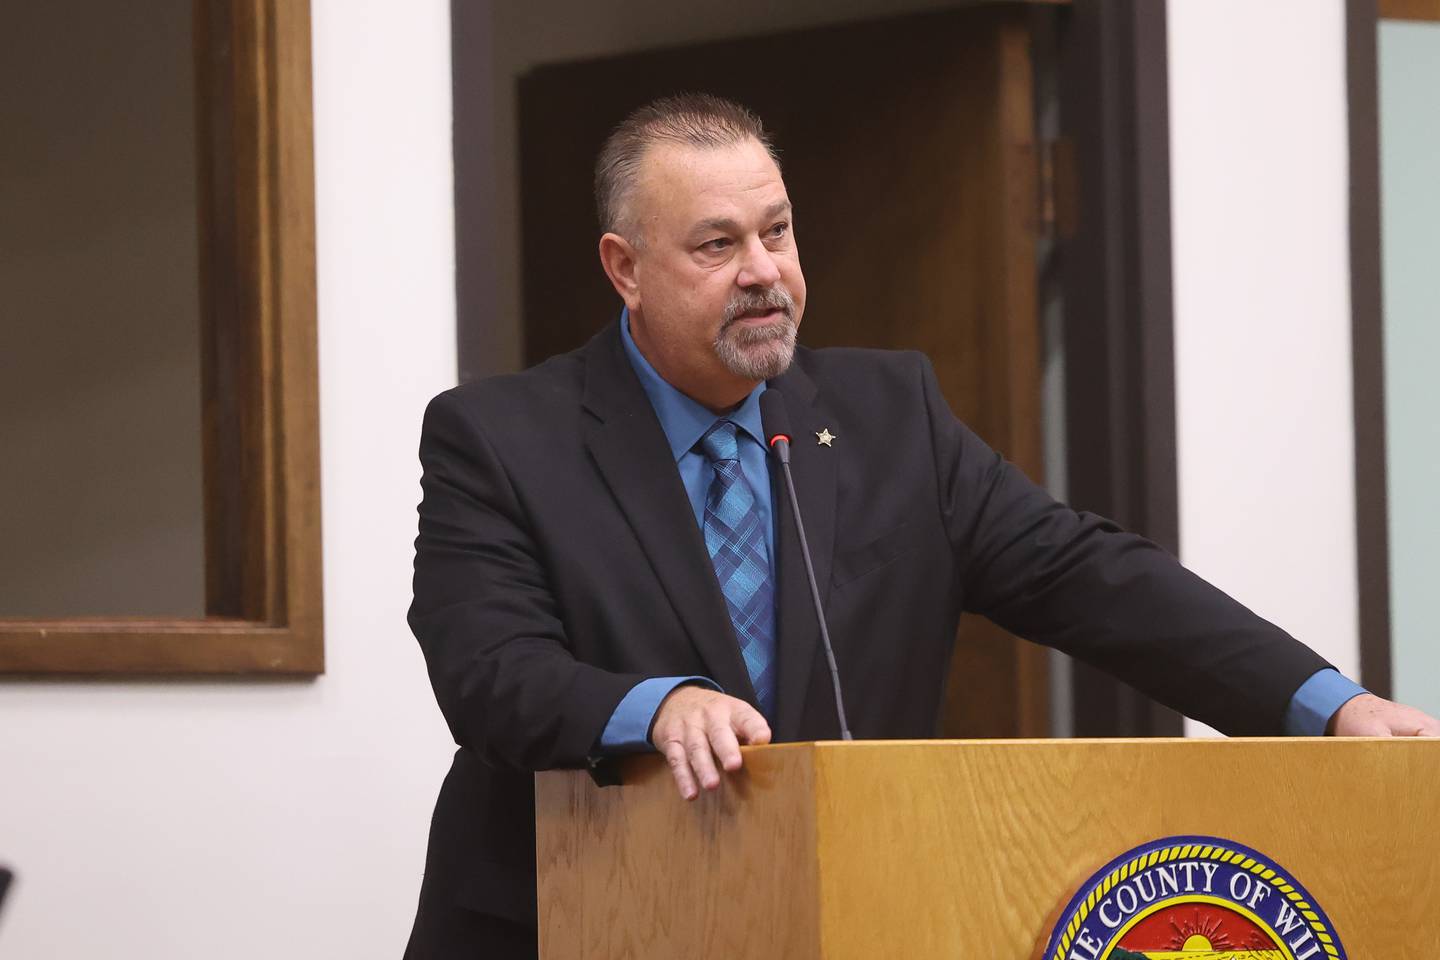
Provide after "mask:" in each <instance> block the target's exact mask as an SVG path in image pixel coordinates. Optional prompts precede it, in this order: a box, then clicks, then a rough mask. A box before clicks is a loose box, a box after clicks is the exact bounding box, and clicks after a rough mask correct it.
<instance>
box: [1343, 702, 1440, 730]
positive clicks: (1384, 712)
mask: <svg viewBox="0 0 1440 960" xmlns="http://www.w3.org/2000/svg"><path fill="white" fill-rule="evenodd" d="M1325 732H1326V733H1328V734H1331V735H1332V736H1336V737H1440V720H1436V719H1435V718H1434V717H1432V716H1430V715H1429V714H1427V713H1424V712H1423V711H1420V710H1416V709H1415V708H1414V707H1407V706H1405V705H1404V704H1403V703H1392V702H1390V701H1389V700H1384V699H1381V698H1380V697H1377V696H1375V695H1374V694H1370V693H1362V694H1360V695H1359V696H1357V697H1354V698H1352V699H1350V700H1348V701H1346V703H1345V705H1344V706H1343V707H1341V708H1340V709H1339V710H1336V711H1335V716H1333V717H1331V718H1330V725H1329V727H1328V728H1327V729H1326V731H1325Z"/></svg>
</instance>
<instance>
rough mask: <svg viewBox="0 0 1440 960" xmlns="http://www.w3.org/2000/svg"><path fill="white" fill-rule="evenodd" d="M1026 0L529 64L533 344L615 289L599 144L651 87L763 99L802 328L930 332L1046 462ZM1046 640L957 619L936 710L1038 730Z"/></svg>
mask: <svg viewBox="0 0 1440 960" xmlns="http://www.w3.org/2000/svg"><path fill="white" fill-rule="evenodd" d="M1029 15H1030V11H1029V10H1028V9H1027V7H1026V5H1025V4H987V5H984V6H976V7H966V8H961V9H957V10H950V11H945V12H943V13H936V14H925V15H919V16H907V17H900V18H894V19H888V20H883V21H874V22H868V23H860V24H848V25H844V26H838V27H827V28H821V29H812V30H805V31H800V32H792V33H784V34H774V35H769V36H763V37H756V38H750V39H742V40H727V41H723V42H716V43H707V44H703V45H698V46H689V47H684V48H675V49H668V50H659V51H650V52H644V53H639V54H634V55H628V56H623V57H617V58H612V59H606V60H596V61H588V62H582V63H567V64H560V65H555V66H547V67H543V68H540V69H537V70H536V71H534V72H533V73H531V74H529V75H527V76H526V77H525V78H523V79H522V81H521V83H520V87H519V109H518V115H519V120H520V145H521V148H520V149H521V157H520V159H521V217H522V230H523V243H522V269H523V297H524V329H525V334H524V335H525V348H526V360H527V362H528V363H536V362H539V361H540V360H543V359H544V358H546V357H548V356H551V355H553V354H555V353H559V352H562V351H565V350H569V349H572V348H574V347H576V346H578V345H580V344H581V343H583V342H584V341H585V340H586V339H587V338H588V337H589V336H591V335H592V334H593V333H594V332H596V331H597V330H599V329H600V328H601V327H602V326H604V325H605V324H606V323H609V322H610V321H612V320H613V319H614V318H615V317H616V315H617V314H618V312H619V310H620V302H619V299H618V298H617V297H616V296H615V293H614V291H613V290H612V289H611V288H610V285H609V283H608V281H607V280H606V279H605V276H604V274H603V273H602V271H601V269H600V265H599V262H598V258H597V256H596V252H595V244H596V240H597V239H598V230H597V227H596V222H595V215H594V213H593V212H592V211H593V206H594V204H593V200H592V195H591V190H592V187H591V177H592V164H593V163H594V158H595V155H596V153H597V152H598V151H599V147H600V145H601V143H602V142H603V140H604V138H605V136H606V135H607V134H608V133H609V131H610V130H611V129H612V128H613V126H614V125H615V124H616V123H618V122H619V120H620V119H621V118H622V117H624V116H625V114H627V113H628V112H629V111H630V110H632V109H634V108H635V107H637V106H639V105H640V104H642V103H644V102H646V101H648V100H651V99H653V98H655V97H658V96H662V95H665V94H671V93H676V92H680V91H693V90H703V91H706V92H710V93H715V94H719V95H721V96H726V97H730V98H733V99H735V100H738V101H739V102H741V103H744V104H746V105H748V106H750V107H751V108H752V109H754V110H755V111H756V112H758V113H759V114H760V116H761V117H763V118H764V120H765V123H766V126H767V127H768V128H769V129H770V130H771V131H772V132H773V134H774V137H775V141H776V143H777V145H778V146H779V148H780V153H781V159H782V163H783V165H784V173H785V182H786V186H787V188H788V189H789V192H790V196H791V199H792V200H793V201H794V204H795V209H796V218H795V223H796V236H797V240H798V242H799V245H800V251H801V261H802V263H803V265H804V268H805V276H806V282H807V287H808V290H809V296H808V302H807V305H806V311H805V324H804V326H803V327H802V328H801V341H802V342H803V343H805V344H807V345H809V346H813V347H821V346H833V345H846V346H866V347H885V348H907V349H918V350H922V351H924V352H925V353H927V354H928V355H929V356H930V358H931V359H932V360H933V361H934V364H935V369H936V372H937V374H938V376H939V380H940V385H941V388H942V389H943V390H944V392H945V395H946V397H947V398H948V400H949V402H950V405H951V407H952V408H953V409H954V410H955V412H956V414H957V415H958V416H960V417H961V418H962V419H963V420H965V421H966V422H967V423H968V424H970V426H971V427H972V428H973V429H975V430H976V432H978V433H979V434H980V435H981V436H982V437H983V438H985V440H986V441H987V442H989V443H990V444H992V445H993V446H995V447H996V448H997V449H999V450H1001V451H1002V452H1003V453H1005V455H1006V456H1008V457H1009V458H1010V459H1011V460H1013V461H1014V462H1015V463H1017V464H1018V465H1019V466H1020V467H1021V468H1022V469H1024V470H1025V472H1026V473H1027V474H1029V475H1030V476H1031V477H1032V478H1034V479H1036V480H1039V479H1040V403H1039V400H1040V387H1039V378H1040V343H1039V332H1038V331H1039V325H1038V316H1037V296H1036V288H1037V278H1036V267H1035V254H1036V250H1035V229H1034V225H1035V220H1036V207H1037V203H1036V196H1037V182H1036V180H1037V178H1036V165H1035V130H1034V116H1033V114H1034V93H1033V89H1032V76H1031V52H1030V27H1029V24H1030V22H1031V21H1030V19H1029ZM1045 665H1046V659H1045V655H1044V651H1043V650H1040V649H1039V648H1036V647H1032V646H1030V645H1028V644H1022V643H1020V642H1019V641H1016V640H1015V639H1014V638H1012V637H1010V636H1009V635H1008V634H1005V633H1004V632H1003V631H1000V630H999V629H998V628H996V627H994V626H993V625H991V624H990V623H989V622H988V621H984V620H981V619H979V618H973V617H967V618H966V619H965V622H964V623H963V624H962V626H961V630H960V638H959V643H958V645H957V649H956V656H955V658H954V664H953V668H952V672H951V682H950V691H949V693H948V694H947V697H946V709H945V715H944V716H943V717H942V718H940V719H941V730H942V731H943V732H944V733H945V734H946V735H948V736H957V737H961V736H963V737H994V736H1044V735H1045V734H1046V733H1047V732H1048V716H1047V699H1048V695H1047V682H1046V676H1047V675H1046V669H1045Z"/></svg>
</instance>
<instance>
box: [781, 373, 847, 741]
mask: <svg viewBox="0 0 1440 960" xmlns="http://www.w3.org/2000/svg"><path fill="white" fill-rule="evenodd" d="M760 420H761V422H762V423H763V424H764V426H765V442H766V444H767V445H768V446H769V447H770V449H771V450H772V451H773V452H774V454H775V458H776V459H777V460H779V461H780V470H781V472H783V473H784V474H785V489H786V491H787V492H788V493H789V494H790V515H791V516H793V517H794V518H795V532H796V533H798V534H799V535H800V555H801V556H802V557H803V558H804V559H805V578H806V579H807V580H809V581H810V599H811V600H812V601H814V603H815V619H816V620H818V621H819V622H820V640H821V642H822V643H823V644H824V646H825V662H826V663H828V664H829V665H830V683H831V685H832V686H833V687H834V688H835V715H836V716H837V717H838V718H839V719H840V739H841V740H854V739H855V738H854V737H852V736H851V735H850V724H849V723H848V722H846V720H845V698H844V697H843V696H841V694H840V671H839V669H837V668H836V666H835V648H834V647H832V646H831V645H830V628H829V627H827V626H826V625H825V610H824V608H822V607H821V606H820V588H819V587H817V586H816V585H815V564H814V562H813V561H811V559H810V544H809V543H808V542H807V541H806V540H805V523H804V521H802V520H801V519H800V501H799V500H798V499H796V497H795V478H794V477H793V476H791V475H790V414H789V412H788V411H787V409H786V407H785V395H784V394H783V393H781V392H780V391H779V390H777V389H775V388H774V387H769V388H767V389H766V390H765V392H764V393H762V394H760Z"/></svg>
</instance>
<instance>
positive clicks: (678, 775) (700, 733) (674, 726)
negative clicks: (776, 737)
mask: <svg viewBox="0 0 1440 960" xmlns="http://www.w3.org/2000/svg"><path fill="white" fill-rule="evenodd" d="M650 742H651V743H653V744H655V749H657V750H659V751H660V752H661V753H663V754H665V759H666V760H668V761H669V762H670V772H671V773H672V774H674V776H675V786H676V787H678V788H679V789H680V796H682V797H684V798H685V799H686V800H694V799H695V798H696V797H697V796H699V795H700V791H699V789H698V788H697V786H696V784H697V783H698V784H699V786H701V787H704V788H705V789H706V790H714V789H716V788H717V787H719V786H720V772H719V771H718V770H716V768H715V761H716V760H719V761H720V766H721V767H722V768H723V769H725V770H726V771H727V772H731V773H733V772H734V771H736V770H739V769H740V744H742V743H745V744H760V743H769V742H770V724H768V723H766V722H765V718H764V717H763V716H761V715H760V712H759V711H758V710H756V709H755V708H754V707H752V706H750V704H748V703H746V702H745V701H744V700H737V699H735V698H734V697H727V696H726V695H725V694H723V693H717V692H715V691H714V690H708V689H706V688H705V687H695V686H689V687H676V688H675V689H674V690H673V691H671V693H670V695H669V696H668V697H666V698H665V699H664V700H663V701H662V702H661V704H660V709H659V710H657V711H656V713H655V724H654V726H652V727H651V729H650Z"/></svg>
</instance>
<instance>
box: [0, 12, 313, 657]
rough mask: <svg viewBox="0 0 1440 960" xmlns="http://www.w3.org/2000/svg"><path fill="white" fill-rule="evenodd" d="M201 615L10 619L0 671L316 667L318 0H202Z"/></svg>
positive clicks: (0, 642) (3, 625)
mask: <svg viewBox="0 0 1440 960" xmlns="http://www.w3.org/2000/svg"><path fill="white" fill-rule="evenodd" d="M195 12H196V21H197V27H198V32H200V33H201V34H202V39H203V35H204V34H205V33H206V32H209V33H210V35H211V40H212V41H213V40H216V36H215V34H216V33H223V34H224V35H225V36H227V37H228V41H224V42H218V43H216V44H215V45H214V46H212V47H211V51H212V56H213V58H214V67H213V69H209V70H203V69H202V70H201V71H200V72H199V80H200V85H201V97H200V99H201V100H202V101H206V100H208V101H209V105H210V107H211V108H212V115H211V119H210V120H207V121H206V123H205V124H202V126H201V129H202V130H205V129H206V128H207V126H208V127H210V128H211V132H212V133H213V134H214V135H213V136H202V137H201V148H200V162H201V164H202V169H201V182H202V184H206V186H203V187H202V196H201V208H202V220H201V230H202V237H204V240H202V256H201V262H202V264H204V267H203V278H202V283H203V287H202V289H203V291H204V293H203V301H204V303H203V305H202V315H203V317H204V321H205V326H207V327H212V328H213V330H212V332H211V333H207V334H206V337H205V339H204V342H203V346H202V350H204V351H205V354H206V357H207V359H205V361H204V362H203V363H202V369H203V371H204V380H205V383H204V387H203V392H204V394H205V416H204V429H205V431H206V442H205V471H206V480H205V489H206V513H207V517H206V534H207V543H206V562H207V581H206V587H207V613H209V614H212V616H208V617H206V618H204V619H199V620H183V619H182V620H170V619H166V620H154V619H145V618H135V617H114V618H86V619H54V620H24V619H8V620H3V619H0V674H68V675H108V674H235V673H258V674H314V673H319V672H322V671H323V669H324V652H323V640H322V635H323V618H322V596H321V540H320V444H319V387H318V374H319V363H318V349H317V341H316V323H315V320H316V307H315V183H314V134H313V118H312V113H313V111H312V103H311V101H312V95H311V66H310V56H311V54H310V6H309V3H308V0H233V2H224V0H197V2H196V4H195Z"/></svg>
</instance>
